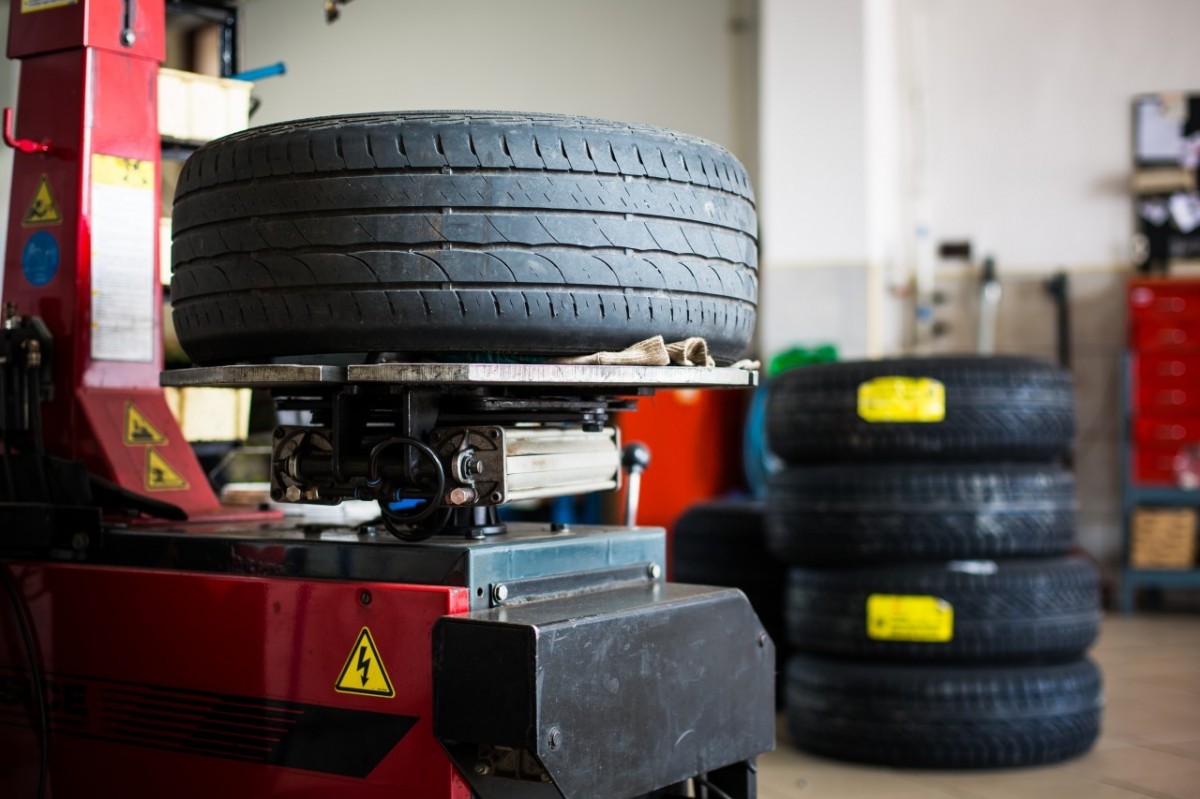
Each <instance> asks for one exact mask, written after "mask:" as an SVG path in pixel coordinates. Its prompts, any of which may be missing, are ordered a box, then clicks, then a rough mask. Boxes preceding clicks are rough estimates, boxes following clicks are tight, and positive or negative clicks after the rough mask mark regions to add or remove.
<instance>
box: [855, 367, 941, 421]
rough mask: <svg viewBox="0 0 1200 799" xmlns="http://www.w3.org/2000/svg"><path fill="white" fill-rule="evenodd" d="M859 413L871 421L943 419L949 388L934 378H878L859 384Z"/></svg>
mask: <svg viewBox="0 0 1200 799" xmlns="http://www.w3.org/2000/svg"><path fill="white" fill-rule="evenodd" d="M858 415H859V416H860V417H862V418H863V419H864V420H865V421H868V422H940V421H942V420H943V419H945V418H946V387H945V386H943V385H942V384H941V382H939V381H937V380H934V379H933V378H931V377H876V378H875V379H874V380H868V381H867V382H865V383H863V384H861V385H860V386H859V387H858Z"/></svg>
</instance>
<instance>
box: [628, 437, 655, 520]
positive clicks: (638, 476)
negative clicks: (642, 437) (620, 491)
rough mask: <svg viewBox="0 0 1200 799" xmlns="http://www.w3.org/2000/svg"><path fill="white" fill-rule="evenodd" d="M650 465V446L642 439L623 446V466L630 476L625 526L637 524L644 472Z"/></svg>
mask: <svg viewBox="0 0 1200 799" xmlns="http://www.w3.org/2000/svg"><path fill="white" fill-rule="evenodd" d="M649 465H650V448H649V447H647V446H646V445H645V444H643V443H642V442H640V441H631V442H629V443H628V444H626V445H625V446H624V447H622V448H621V468H622V469H624V470H625V475H626V477H627V478H628V485H629V487H628V489H626V491H625V526H626V527H633V526H634V525H636V524H637V511H638V500H639V499H640V497H641V491H642V472H644V471H646V467H647V466H649Z"/></svg>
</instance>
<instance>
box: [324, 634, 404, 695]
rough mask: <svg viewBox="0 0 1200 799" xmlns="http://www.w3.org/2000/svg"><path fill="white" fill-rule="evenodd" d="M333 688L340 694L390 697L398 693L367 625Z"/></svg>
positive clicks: (355, 642) (356, 641)
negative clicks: (393, 686)
mask: <svg viewBox="0 0 1200 799" xmlns="http://www.w3.org/2000/svg"><path fill="white" fill-rule="evenodd" d="M333 690H335V691H337V692H338V693H339V694H366V695H368V696H382V697H386V698H388V699H391V698H392V697H394V696H395V695H396V691H395V689H393V688H392V681H391V679H390V678H389V677H388V674H387V669H385V668H384V667H383V661H382V660H380V658H379V650H378V649H377V648H376V647H375V640H374V639H373V638H371V631H370V630H368V629H367V628H366V627H363V628H362V632H360V633H359V634H358V638H357V639H356V640H355V641H354V648H352V649H351V650H350V656H349V657H348V658H346V665H345V666H342V673H341V674H339V675H338V678H337V682H335V683H334V684H333Z"/></svg>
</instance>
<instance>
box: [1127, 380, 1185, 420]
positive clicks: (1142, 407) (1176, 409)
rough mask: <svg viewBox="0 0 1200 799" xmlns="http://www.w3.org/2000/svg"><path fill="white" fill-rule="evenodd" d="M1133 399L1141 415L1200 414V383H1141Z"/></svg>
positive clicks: (1135, 408)
mask: <svg viewBox="0 0 1200 799" xmlns="http://www.w3.org/2000/svg"><path fill="white" fill-rule="evenodd" d="M1133 400H1134V410H1135V412H1136V413H1137V415H1139V416H1200V383H1198V384H1195V385H1188V384H1186V383H1176V384H1167V385H1164V384H1162V383H1158V382H1155V383H1150V384H1148V385H1146V384H1140V383H1139V384H1138V387H1137V392H1136V393H1135V394H1134V397H1133Z"/></svg>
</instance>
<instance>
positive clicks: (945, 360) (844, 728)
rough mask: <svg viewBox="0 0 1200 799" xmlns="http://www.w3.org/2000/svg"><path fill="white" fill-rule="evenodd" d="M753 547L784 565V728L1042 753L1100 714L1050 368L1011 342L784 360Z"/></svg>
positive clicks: (865, 740) (1069, 411) (903, 744)
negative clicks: (941, 352) (913, 353)
mask: <svg viewBox="0 0 1200 799" xmlns="http://www.w3.org/2000/svg"><path fill="white" fill-rule="evenodd" d="M767 434H768V440H769V442H770V445H771V448H772V450H773V451H774V453H775V454H776V455H778V456H780V457H781V458H782V459H783V460H784V461H785V462H786V463H787V466H786V468H784V469H783V470H782V471H781V472H779V473H777V474H776V475H774V476H773V477H772V479H771V482H770V486H769V490H768V495H767V501H766V542H767V547H768V549H769V550H770V551H771V552H772V553H773V554H774V555H775V556H776V557H777V558H779V559H780V560H782V561H783V562H785V563H787V564H788V565H789V566H791V571H790V574H789V577H788V587H787V591H786V598H785V602H784V604H785V621H786V628H787V638H788V643H789V644H790V647H791V649H792V651H793V652H796V653H798V654H796V655H795V656H794V657H792V658H791V660H790V662H789V663H788V667H787V672H786V675H785V677H784V685H785V689H784V691H785V704H786V708H787V717H788V727H789V731H790V734H791V737H792V740H793V742H794V743H795V744H796V745H797V746H799V747H801V748H804V749H807V750H810V751H812V752H815V753H818V754H822V755H827V756H830V757H838V758H843V759H847V760H854V761H860V762H868V763H878V764H886V765H893V766H909V767H922V768H989V767H1002V766H1026V765H1034V764H1040V763H1049V762H1054V761H1058V760H1063V759H1065V758H1069V757H1072V756H1074V755H1077V754H1080V753H1081V752H1083V751H1085V750H1087V749H1088V748H1089V747H1090V746H1091V745H1092V743H1093V742H1094V741H1095V739H1096V737H1097V735H1098V734H1099V729H1100V717H1101V679H1100V674H1099V671H1098V670H1097V668H1096V666H1095V664H1094V663H1093V662H1092V661H1090V660H1088V659H1087V658H1086V656H1085V652H1086V650H1087V648H1088V647H1089V646H1090V645H1091V643H1092V642H1093V641H1094V639H1095V637H1096V634H1097V632H1098V628H1099V620H1100V592H1099V574H1098V572H1097V570H1096V568H1095V567H1094V566H1093V565H1092V563H1091V562H1090V561H1088V560H1086V559H1084V558H1082V557H1078V556H1073V555H1069V554H1068V550H1069V548H1070V547H1071V544H1072V540H1073V538H1074V531H1075V513H1076V499H1075V488H1074V479H1073V477H1072V475H1071V473H1070V472H1069V471H1068V470H1067V469H1065V468H1064V467H1063V466H1062V465H1061V459H1062V457H1063V456H1064V455H1066V454H1067V452H1068V450H1069V448H1070V445H1071V440H1072V438H1073V435H1074V393H1073V387H1072V383H1071V379H1070V377H1069V375H1068V374H1067V373H1066V372H1064V371H1062V370H1061V369H1058V368H1057V367H1054V366H1051V365H1048V364H1044V363H1040V362H1037V361H1032V360H1028V359H1022V358H1008V357H987V358H985V357H942V358H919V359H916V358H914V359H896V360H890V361H877V362H863V363H842V364H833V365H828V366H815V367H806V368H800V369H795V370H792V371H790V372H786V373H784V374H782V375H780V376H779V377H778V378H776V379H775V380H774V381H773V382H772V383H771V386H770V400H769V404H768V411H767Z"/></svg>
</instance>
